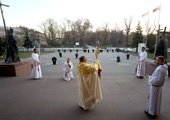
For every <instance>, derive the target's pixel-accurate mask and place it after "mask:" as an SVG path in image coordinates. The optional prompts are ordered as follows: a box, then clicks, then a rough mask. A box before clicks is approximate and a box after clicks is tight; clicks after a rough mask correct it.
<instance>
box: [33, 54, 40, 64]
mask: <svg viewBox="0 0 170 120" xmlns="http://www.w3.org/2000/svg"><path fill="white" fill-rule="evenodd" d="M32 62H40V61H39V58H38V54H35V53H33V54H32Z"/></svg>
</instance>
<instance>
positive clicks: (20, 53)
mask: <svg viewBox="0 0 170 120" xmlns="http://www.w3.org/2000/svg"><path fill="white" fill-rule="evenodd" d="M48 53H51V52H41V55H43V54H48ZM31 54H32V52H19V57H20V58H27V57H31ZM4 59H5V55H4V57H3V58H0V60H4Z"/></svg>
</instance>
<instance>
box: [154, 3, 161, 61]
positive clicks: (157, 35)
mask: <svg viewBox="0 0 170 120" xmlns="http://www.w3.org/2000/svg"><path fill="white" fill-rule="evenodd" d="M160 14H161V4H160V6H159V16H158V32H157V34H156V40H155V50H154V55H155V53H156V45H157V42H158V39H159V30H160V25H159V22H160ZM155 59H156V56H155Z"/></svg>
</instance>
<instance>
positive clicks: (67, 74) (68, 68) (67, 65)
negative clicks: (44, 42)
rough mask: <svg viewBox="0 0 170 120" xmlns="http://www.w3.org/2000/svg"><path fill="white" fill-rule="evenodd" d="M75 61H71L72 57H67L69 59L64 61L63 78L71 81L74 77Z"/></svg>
mask: <svg viewBox="0 0 170 120" xmlns="http://www.w3.org/2000/svg"><path fill="white" fill-rule="evenodd" d="M73 68H74V66H73V63H72V62H71V61H70V58H67V61H65V62H64V64H63V71H64V75H63V79H64V80H66V81H70V80H72V79H73Z"/></svg>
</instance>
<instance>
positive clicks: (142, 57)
mask: <svg viewBox="0 0 170 120" xmlns="http://www.w3.org/2000/svg"><path fill="white" fill-rule="evenodd" d="M146 58H147V53H146V52H144V53H142V54H141V55H140V59H139V61H144V60H145V59H146Z"/></svg>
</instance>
